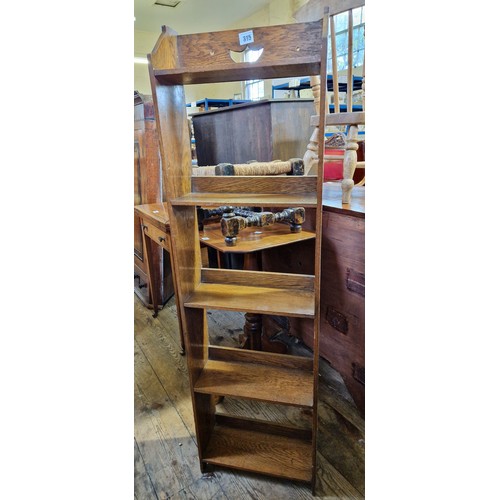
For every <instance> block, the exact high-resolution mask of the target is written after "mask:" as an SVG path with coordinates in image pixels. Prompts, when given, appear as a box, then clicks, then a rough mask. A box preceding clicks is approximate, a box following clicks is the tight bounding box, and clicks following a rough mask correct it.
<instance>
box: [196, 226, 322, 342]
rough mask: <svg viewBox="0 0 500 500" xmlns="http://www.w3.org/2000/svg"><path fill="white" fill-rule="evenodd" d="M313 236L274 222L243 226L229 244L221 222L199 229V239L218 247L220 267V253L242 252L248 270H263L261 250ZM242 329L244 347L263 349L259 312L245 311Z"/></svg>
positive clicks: (220, 263) (309, 232)
mask: <svg viewBox="0 0 500 500" xmlns="http://www.w3.org/2000/svg"><path fill="white" fill-rule="evenodd" d="M313 238H315V233H313V232H311V231H306V230H304V229H303V230H302V231H301V232H300V233H292V232H291V231H290V228H289V226H288V225H285V224H280V223H276V224H273V225H272V226H265V227H249V228H246V229H244V230H242V231H241V232H240V233H239V235H238V239H237V241H236V246H233V247H228V246H227V245H226V243H225V241H224V236H223V235H222V231H221V225H220V223H216V224H209V225H205V226H204V228H203V231H200V241H201V242H202V243H204V244H205V245H207V246H208V247H211V248H214V249H215V250H216V251H217V256H218V265H219V267H224V264H223V260H222V259H221V258H220V257H221V254H243V269H244V270H247V271H261V270H262V261H261V252H262V251H263V250H268V249H271V248H276V247H280V246H284V245H290V244H293V243H296V242H299V241H305V240H310V239H313ZM243 331H244V334H245V336H246V340H245V343H244V347H246V348H249V349H254V350H262V315H261V314H254V313H248V312H247V313H246V314H245V326H244V328H243Z"/></svg>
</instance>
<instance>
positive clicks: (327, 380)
mask: <svg viewBox="0 0 500 500" xmlns="http://www.w3.org/2000/svg"><path fill="white" fill-rule="evenodd" d="M174 300H175V299H174V298H172V299H170V301H169V302H167V304H166V305H165V307H164V308H163V309H162V310H161V311H160V312H159V314H158V317H157V318H153V317H152V311H151V310H149V309H147V308H146V307H145V306H144V305H143V304H142V303H141V301H140V300H139V299H138V298H137V297H135V344H134V346H135V348H134V359H135V390H134V397H135V401H134V408H135V431H134V438H135V444H134V446H135V467H134V471H135V498H136V499H137V500H148V499H159V500H163V499H166V498H172V499H181V498H190V499H200V500H208V499H219V498H220V499H230V500H233V499H234V500H240V499H247V498H248V499H272V500H275V499H287V500H288V499H306V498H314V497H313V496H312V495H311V492H310V488H309V486H308V485H306V484H303V483H302V484H301V483H293V482H290V481H286V480H280V479H274V478H270V477H266V476H260V475H256V474H250V473H245V472H239V471H232V470H229V469H226V470H224V469H220V468H218V469H215V471H214V472H211V473H206V474H202V473H201V472H200V466H199V461H198V450H197V447H196V439H195V430H194V420H193V412H192V407H191V396H190V390H189V380H188V373H187V367H186V359H185V357H184V356H182V355H180V343H179V328H178V324H177V313H176V308H175V302H174ZM208 318H209V334H210V342H211V343H212V344H216V345H226V346H232V347H236V346H238V344H239V335H240V334H241V333H242V332H243V330H242V328H243V323H244V318H243V314H241V313H234V312H227V311H209V312H208ZM282 340H283V341H285V342H286V343H288V344H289V346H290V348H291V350H292V351H293V352H294V353H300V352H301V351H303V353H305V354H306V355H307V350H306V349H305V347H303V346H302V345H301V344H300V343H297V342H296V341H295V340H294V339H291V338H289V337H285V336H282ZM217 411H219V412H221V413H222V412H230V413H232V414H236V415H242V416H245V415H248V414H249V413H252V416H258V415H260V416H261V417H262V418H264V417H265V418H267V419H273V420H276V421H278V422H288V423H294V424H298V423H300V421H301V419H304V417H305V416H304V415H303V414H301V411H304V410H300V409H298V408H288V407H281V406H279V405H269V404H265V403H257V402H248V401H244V400H241V399H233V398H229V397H226V398H224V400H223V401H222V402H221V403H220V404H219V405H217ZM318 412H319V435H318V470H317V491H316V496H317V497H320V498H342V499H344V498H345V499H347V498H349V499H351V498H352V499H360V498H364V420H363V419H362V418H361V417H360V415H359V412H358V411H357V410H356V407H355V406H354V403H353V401H352V399H351V398H350V396H349V394H348V392H347V390H346V388H345V385H344V384H343V382H342V379H341V377H340V376H339V374H338V373H337V372H336V371H335V370H333V369H332V368H331V367H330V366H329V365H328V363H326V362H323V361H322V362H321V366H320V385H319V405H318Z"/></svg>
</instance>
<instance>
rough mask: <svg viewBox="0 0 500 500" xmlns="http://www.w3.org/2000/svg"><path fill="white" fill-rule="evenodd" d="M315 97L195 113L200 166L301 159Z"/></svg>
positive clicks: (195, 131)
mask: <svg viewBox="0 0 500 500" xmlns="http://www.w3.org/2000/svg"><path fill="white" fill-rule="evenodd" d="M314 113H315V111H314V102H313V100H312V99H275V100H264V101H256V102H252V103H248V104H239V105H236V106H229V107H225V108H221V109H218V110H214V111H205V112H203V113H197V114H194V115H192V121H193V129H194V138H195V142H196V156H197V158H198V165H199V166H203V165H217V164H218V163H225V162H227V163H245V162H247V161H249V160H257V161H272V160H289V159H290V158H302V157H303V156H304V153H305V152H306V148H307V144H308V142H309V137H310V136H311V134H312V131H313V128H312V127H311V126H310V125H309V121H310V119H311V115H313V114H314Z"/></svg>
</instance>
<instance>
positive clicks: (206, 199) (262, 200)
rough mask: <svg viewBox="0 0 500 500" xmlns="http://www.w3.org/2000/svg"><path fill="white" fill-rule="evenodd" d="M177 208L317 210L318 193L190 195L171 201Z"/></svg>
mask: <svg viewBox="0 0 500 500" xmlns="http://www.w3.org/2000/svg"><path fill="white" fill-rule="evenodd" d="M170 201H171V203H172V205H175V206H197V205H199V206H202V207H220V206H221V205H232V206H241V207H245V206H254V207H283V208H288V207H295V206H299V207H304V208H316V203H317V198H316V193H310V194H301V195H293V194H255V193H188V194H186V195H184V196H180V197H179V198H174V199H173V200H170Z"/></svg>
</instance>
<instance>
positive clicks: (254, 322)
mask: <svg viewBox="0 0 500 500" xmlns="http://www.w3.org/2000/svg"><path fill="white" fill-rule="evenodd" d="M243 332H244V333H245V336H246V338H247V342H246V343H245V344H246V345H247V346H248V348H249V349H253V350H254V351H262V315H260V314H254V313H246V314H245V326H244V327H243Z"/></svg>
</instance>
